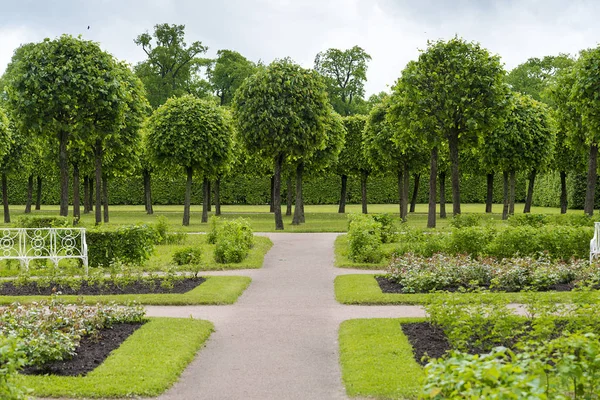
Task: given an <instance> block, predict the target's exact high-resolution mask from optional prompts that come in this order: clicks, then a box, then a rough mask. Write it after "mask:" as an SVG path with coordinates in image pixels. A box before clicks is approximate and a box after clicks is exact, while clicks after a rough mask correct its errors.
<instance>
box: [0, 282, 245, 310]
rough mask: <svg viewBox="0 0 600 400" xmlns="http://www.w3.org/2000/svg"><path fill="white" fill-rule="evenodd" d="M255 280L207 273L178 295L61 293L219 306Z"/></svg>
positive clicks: (89, 299) (90, 300)
mask: <svg viewBox="0 0 600 400" xmlns="http://www.w3.org/2000/svg"><path fill="white" fill-rule="evenodd" d="M251 281H252V279H250V278H248V277H246V276H207V277H206V282H204V283H202V284H201V285H200V286H198V287H196V288H195V289H193V290H190V291H189V292H187V293H183V294H177V293H168V294H120V295H103V296H60V299H61V301H63V302H65V303H78V302H80V301H83V302H84V303H86V304H96V303H110V302H117V303H119V304H127V303H131V302H134V301H135V302H137V303H139V304H147V305H151V304H153V305H219V304H233V303H235V302H236V301H237V299H238V297H240V295H241V294H242V293H243V292H244V290H246V288H247V287H248V286H249V285H250V282H251ZM47 299H48V296H0V304H10V303H14V302H20V303H31V302H34V301H40V300H47Z"/></svg>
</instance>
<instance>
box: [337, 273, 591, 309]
mask: <svg viewBox="0 0 600 400" xmlns="http://www.w3.org/2000/svg"><path fill="white" fill-rule="evenodd" d="M334 288H335V298H336V300H337V301H338V302H340V303H342V304H361V305H385V304H425V303H428V302H429V301H430V299H431V298H432V297H433V296H441V295H443V294H440V293H418V294H398V293H382V292H381V289H380V288H379V285H378V284H377V281H376V280H375V278H374V275H369V274H348V275H339V276H337V277H336V278H335V281H334ZM525 295H526V294H524V293H494V296H492V297H494V298H496V297H497V296H502V297H507V298H508V299H509V300H510V301H511V302H515V303H521V302H523V298H524V296H525ZM580 295H581V296H585V297H586V301H598V300H600V291H593V292H591V293H585V294H581V293H578V292H538V293H536V296H538V298H539V299H540V300H542V301H548V302H558V303H562V302H567V301H571V300H572V299H573V298H574V297H576V296H580ZM460 296H461V298H462V299H464V301H465V303H468V302H471V301H481V298H482V295H481V294H479V293H465V294H461V295H460Z"/></svg>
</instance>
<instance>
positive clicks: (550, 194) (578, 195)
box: [8, 173, 600, 209]
mask: <svg viewBox="0 0 600 400" xmlns="http://www.w3.org/2000/svg"><path fill="white" fill-rule="evenodd" d="M194 179H195V182H194V184H193V186H192V202H193V203H195V204H200V203H201V193H202V181H201V178H200V177H195V178H194ZM284 179H285V178H284ZM427 179H428V175H427V173H424V174H422V176H421V185H420V188H419V193H418V197H417V201H418V202H419V203H426V202H427V201H428V185H427ZM536 182H537V183H536V190H535V192H534V205H540V206H551V207H558V206H559V201H560V196H559V195H560V180H559V175H558V173H547V174H545V175H540V176H539V177H538V178H537V181H536ZM340 185H341V179H340V177H339V176H337V175H335V174H325V175H323V176H321V177H310V176H308V177H306V179H305V183H304V187H303V192H304V199H305V202H306V204H336V203H337V202H338V201H339V193H340ZM526 185H527V180H526V179H525V175H524V174H520V175H518V176H517V185H516V201H517V202H523V201H524V200H525V195H526ZM567 185H568V186H567V187H568V190H569V197H568V201H569V208H574V209H581V208H583V199H584V197H585V186H586V184H585V174H584V175H575V174H571V175H569V177H568V181H567ZM598 186H599V187H600V178H599V185H598ZM412 190H413V179H412V177H411V180H410V193H411V194H412ZM451 190H452V189H451V184H450V177H447V182H446V199H447V201H450V200H451V198H452V192H451ZM80 191H81V194H82V195H83V188H81V189H80ZM282 191H283V193H282V194H283V196H284V199H285V195H286V185H285V181H284V182H283V185H282ZM8 192H9V203H10V204H25V202H26V196H27V177H26V176H22V177H20V176H11V177H9V180H8ZM184 193H185V177H184V175H183V174H181V175H176V176H166V175H162V176H158V175H156V174H155V175H154V176H152V197H153V201H154V203H155V204H159V205H162V204H182V203H183V198H184ZM269 197H270V178H269V177H268V176H267V177H265V176H252V175H236V176H233V177H230V178H227V179H225V180H223V182H222V183H221V202H222V204H267V203H268V202H269ZM485 197H486V177H485V176H483V175H482V176H480V175H471V174H463V175H462V177H461V200H462V202H464V203H483V202H485ZM34 199H35V194H34ZM368 201H369V203H371V204H385V203H396V202H398V189H397V181H396V177H395V176H391V175H390V176H371V177H369V180H368ZM143 202H144V190H143V180H142V177H141V176H132V177H122V178H115V179H112V180H111V181H109V203H110V204H114V205H121V204H143ZM494 202H495V203H501V202H502V174H496V176H495V180H494ZM42 203H43V204H58V203H59V184H58V177H57V176H47V177H44V180H43V186H42ZM348 203H355V204H356V203H360V181H359V179H358V178H357V177H349V178H348ZM599 207H600V190H598V191H597V196H596V208H599Z"/></svg>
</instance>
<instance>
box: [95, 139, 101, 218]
mask: <svg viewBox="0 0 600 400" xmlns="http://www.w3.org/2000/svg"><path fill="white" fill-rule="evenodd" d="M94 153H95V160H94V163H95V167H96V176H95V178H94V181H95V183H96V225H98V224H100V223H101V222H102V142H101V141H100V140H97V141H96V148H95V149H94Z"/></svg>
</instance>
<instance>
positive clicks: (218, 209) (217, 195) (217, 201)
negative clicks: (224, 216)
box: [215, 178, 221, 216]
mask: <svg viewBox="0 0 600 400" xmlns="http://www.w3.org/2000/svg"><path fill="white" fill-rule="evenodd" d="M215 215H217V216H219V215H221V178H217V179H216V180H215Z"/></svg>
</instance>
